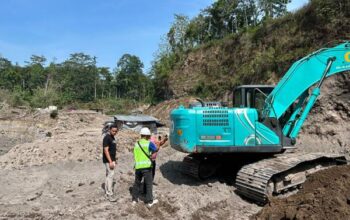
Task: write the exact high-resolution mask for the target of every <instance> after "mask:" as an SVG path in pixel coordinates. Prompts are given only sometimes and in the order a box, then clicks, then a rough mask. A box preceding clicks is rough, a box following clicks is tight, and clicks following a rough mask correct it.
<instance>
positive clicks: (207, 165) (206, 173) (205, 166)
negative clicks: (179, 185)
mask: <svg viewBox="0 0 350 220" xmlns="http://www.w3.org/2000/svg"><path fill="white" fill-rule="evenodd" d="M217 167H218V164H217V163H215V162H213V161H211V160H208V159H207V158H205V157H201V158H197V157H194V156H192V155H188V156H186V157H185V158H184V159H183V161H182V165H181V168H180V172H181V173H183V174H186V175H190V176H192V177H194V178H196V179H199V180H204V179H207V178H209V177H210V176H212V175H213V174H214V173H215V172H216V169H217Z"/></svg>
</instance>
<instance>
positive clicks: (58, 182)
mask: <svg viewBox="0 0 350 220" xmlns="http://www.w3.org/2000/svg"><path fill="white" fill-rule="evenodd" d="M349 82H350V80H349V76H346V75H340V76H337V77H335V78H334V79H333V80H330V81H326V83H325V86H324V88H323V95H322V96H321V98H320V101H319V102H317V105H316V106H315V108H314V109H313V110H312V113H311V115H310V117H309V118H308V120H307V122H306V124H305V126H304V128H303V131H302V133H301V135H300V137H299V138H298V144H297V146H298V147H299V149H298V150H299V151H324V152H341V153H345V154H346V155H347V156H348V153H349V149H350V148H349V147H350V136H349V131H350V123H349V121H350V114H349V112H350V101H349V100H350V99H349V95H350V91H349V90H350V86H349V85H350V84H349ZM180 102H183V103H187V102H188V100H187V99H183V100H182V101H181V100H180ZM176 103H178V104H179V102H178V101H176V100H172V101H168V102H166V103H161V104H160V105H158V106H153V107H151V108H153V109H152V110H151V111H152V112H157V111H158V112H159V113H161V115H160V116H161V117H160V118H161V119H162V120H164V121H167V120H169V119H168V117H167V115H168V112H169V111H170V110H171V107H169V106H175V105H176ZM154 115H155V116H157V115H156V114H154ZM109 119H110V118H109V117H107V116H105V115H102V114H98V113H95V112H91V111H71V112H68V111H60V112H59V115H58V118H56V119H52V118H50V117H49V114H47V113H40V112H28V111H26V110H23V109H16V110H15V111H13V110H10V109H4V108H2V109H0V122H1V123H0V168H1V169H0V176H1V178H0V185H1V187H0V219H7V218H11V219H12V218H14V219H249V218H253V219H329V218H331V219H347V218H349V213H350V211H349V205H348V204H349V203H350V202H349V196H350V194H349V193H350V192H349V190H348V189H349V182H350V179H349V175H348V173H349V171H350V170H349V169H350V168H349V167H341V168H335V169H329V170H326V171H322V172H319V173H317V174H316V175H314V176H312V177H311V178H309V180H308V182H307V183H306V184H305V185H304V186H303V189H302V190H301V191H299V192H298V193H297V194H295V195H293V196H291V197H288V198H277V199H273V200H272V201H271V202H270V203H269V204H268V205H267V206H266V207H264V208H263V207H259V206H257V205H255V204H253V203H250V202H248V201H246V200H244V199H242V198H241V197H239V196H238V195H237V194H235V192H234V191H235V187H234V186H233V185H232V184H231V183H232V181H228V180H227V178H226V177H222V176H220V175H218V176H215V177H213V178H212V179H210V180H207V181H205V182H200V181H197V180H195V179H193V178H191V177H188V176H185V175H183V174H181V173H180V172H179V170H178V167H179V166H180V163H181V160H182V158H183V157H184V156H185V155H184V154H182V153H180V152H177V151H175V150H173V149H172V148H170V147H169V146H166V147H165V148H163V149H162V150H161V152H160V153H159V157H158V159H157V174H156V178H155V181H156V183H157V184H158V185H157V186H155V187H154V191H155V197H156V198H158V199H159V201H160V203H159V204H157V205H156V206H154V207H152V208H151V209H147V208H146V206H145V205H144V204H143V203H142V202H140V203H139V204H137V205H136V206H134V207H133V206H132V205H131V195H130V187H131V186H132V183H133V180H134V174H133V159H132V153H131V149H132V147H133V144H134V142H135V141H136V140H137V138H138V134H135V133H133V132H131V131H121V132H120V133H118V136H117V138H118V162H117V175H116V187H115V189H116V193H117V195H118V198H119V200H118V201H117V202H116V203H110V202H108V201H107V200H106V199H105V198H104V197H103V189H102V184H103V182H104V175H105V171H104V167H103V164H102V162H101V154H102V152H101V150H102V147H101V141H102V135H101V129H102V124H103V122H104V121H107V120H109Z"/></svg>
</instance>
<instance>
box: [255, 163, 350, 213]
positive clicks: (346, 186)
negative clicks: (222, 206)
mask: <svg viewBox="0 0 350 220" xmlns="http://www.w3.org/2000/svg"><path fill="white" fill-rule="evenodd" d="M252 219H350V166H349V165H347V166H341V167H335V168H332V169H328V170H323V171H320V172H318V173H315V174H314V175H312V176H311V177H310V178H308V180H307V181H306V182H305V183H304V184H303V188H302V189H301V190H300V191H299V192H298V193H297V194H295V195H292V196H290V197H288V198H283V199H272V201H271V202H270V203H269V204H268V205H267V206H266V207H265V208H264V209H263V210H262V211H260V212H259V213H258V214H257V215H255V216H254V217H253V218H252Z"/></svg>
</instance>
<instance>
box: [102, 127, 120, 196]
mask: <svg viewBox="0 0 350 220" xmlns="http://www.w3.org/2000/svg"><path fill="white" fill-rule="evenodd" d="M117 132H118V127H117V126H116V125H112V126H111V127H110V128H109V131H108V133H107V134H106V136H105V137H104V138H103V163H104V165H105V167H106V182H105V193H106V198H107V199H108V200H109V201H111V202H115V201H117V199H116V197H115V196H114V193H113V191H114V190H113V179H114V173H115V172H114V170H115V166H116V163H115V161H116V151H117V144H116V140H115V138H114V136H115V135H116V134H117Z"/></svg>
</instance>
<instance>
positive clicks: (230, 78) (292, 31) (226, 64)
mask: <svg viewBox="0 0 350 220" xmlns="http://www.w3.org/2000/svg"><path fill="white" fill-rule="evenodd" d="M349 11H350V3H349V2H348V1H336V2H333V1H324V2H323V1H321V2H320V1H317V0H316V1H312V2H311V4H309V5H308V6H306V7H305V8H303V9H302V10H300V11H298V12H296V13H295V14H289V15H287V16H285V17H283V18H281V19H278V20H272V21H268V22H265V23H263V24H261V25H260V26H259V27H256V28H254V29H249V30H246V31H244V32H242V33H240V34H237V35H231V36H228V37H226V38H224V39H221V40H217V41H215V42H211V43H210V44H208V45H204V46H201V47H200V48H196V49H195V50H192V51H190V52H188V53H187V54H186V55H183V57H184V58H183V59H181V60H183V61H182V62H181V63H178V65H176V66H177V68H176V69H174V70H173V71H172V72H171V73H170V77H169V85H170V89H171V91H172V93H173V94H174V98H179V97H184V96H188V95H194V96H200V97H202V98H208V99H221V98H222V97H224V96H225V94H226V93H227V92H228V91H230V90H231V89H232V87H234V86H236V85H242V84H276V83H277V82H278V81H279V79H280V78H281V77H282V76H283V75H284V73H285V72H286V71H287V70H288V68H289V67H290V66H291V65H292V64H293V63H294V62H295V61H297V60H298V59H300V58H302V57H304V56H306V55H308V54H309V53H311V52H313V51H316V50H318V49H320V48H323V47H330V46H334V45H335V44H337V43H339V42H340V41H341V40H344V39H350V28H349V27H350V15H349V14H350V13H349ZM340 80H345V83H347V82H346V80H348V79H347V78H344V79H340Z"/></svg>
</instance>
